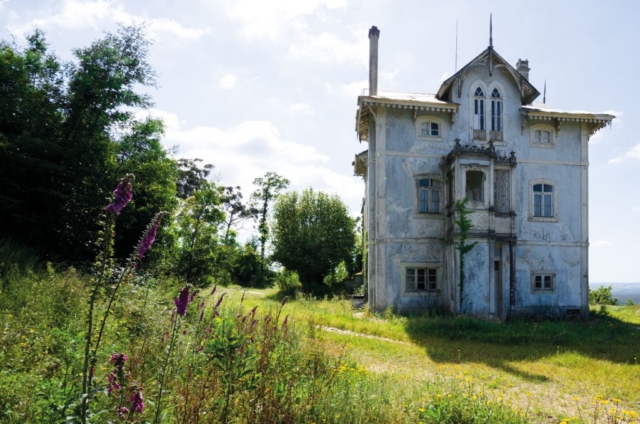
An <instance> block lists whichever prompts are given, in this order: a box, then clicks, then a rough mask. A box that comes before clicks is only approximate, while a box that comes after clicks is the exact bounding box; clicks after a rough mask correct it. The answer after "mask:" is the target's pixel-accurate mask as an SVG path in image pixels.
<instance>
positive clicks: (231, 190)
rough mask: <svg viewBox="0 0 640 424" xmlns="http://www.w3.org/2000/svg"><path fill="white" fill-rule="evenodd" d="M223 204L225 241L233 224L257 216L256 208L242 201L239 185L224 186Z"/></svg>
mask: <svg viewBox="0 0 640 424" xmlns="http://www.w3.org/2000/svg"><path fill="white" fill-rule="evenodd" d="M223 204H224V210H225V212H226V213H227V218H226V221H225V224H226V230H225V234H224V240H225V241H227V240H228V239H229V236H230V235H231V229H232V228H233V227H234V226H236V225H238V224H240V223H241V222H242V221H245V220H247V219H255V218H256V217H257V216H258V208H256V207H255V206H252V205H247V204H246V203H243V202H242V192H241V191H240V187H239V186H236V187H225V188H224V197H223Z"/></svg>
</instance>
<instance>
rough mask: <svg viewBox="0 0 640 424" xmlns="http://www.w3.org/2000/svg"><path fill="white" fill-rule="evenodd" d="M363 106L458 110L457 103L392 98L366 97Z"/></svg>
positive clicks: (451, 111)
mask: <svg viewBox="0 0 640 424" xmlns="http://www.w3.org/2000/svg"><path fill="white" fill-rule="evenodd" d="M362 105H363V106H382V107H386V108H389V109H406V110H417V111H425V112H426V111H428V112H450V113H456V112H457V111H458V105H457V104H438V103H433V104H427V103H421V104H416V103H413V104H412V103H406V102H402V101H394V100H390V99H380V100H378V99H366V100H363V101H362Z"/></svg>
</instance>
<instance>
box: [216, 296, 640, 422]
mask: <svg viewBox="0 0 640 424" xmlns="http://www.w3.org/2000/svg"><path fill="white" fill-rule="evenodd" d="M227 291H228V293H229V295H230V297H231V298H232V299H233V298H239V297H240V296H242V293H243V292H245V291H244V290H243V289H241V288H232V289H227ZM280 301H281V295H279V294H278V293H277V291H276V290H274V289H267V290H246V292H245V302H246V303H247V304H248V305H251V306H255V305H259V306H260V307H261V308H266V309H268V308H275V307H277V306H278V305H279V304H280ZM284 313H287V314H290V315H291V317H293V318H294V320H295V321H297V322H298V323H299V325H305V326H307V327H308V328H309V332H310V333H313V336H314V337H315V339H316V340H317V341H318V343H321V344H322V345H323V346H324V347H325V348H326V350H328V351H330V352H333V354H334V355H337V356H340V355H342V356H345V355H346V356H348V357H349V358H350V359H352V360H353V361H355V362H357V363H358V364H361V365H362V366H364V367H366V368H367V369H369V370H371V371H374V372H378V373H383V374H389V375H390V376H392V378H395V379H397V380H398V381H399V382H401V381H405V380H407V379H409V380H417V381H420V380H425V381H428V380H429V379H433V378H438V379H441V378H443V379H456V380H460V381H463V382H468V383H469V384H473V385H474V386H476V387H480V388H481V389H482V390H484V391H487V392H491V393H493V394H494V395H495V398H497V399H504V400H506V401H508V402H509V403H511V404H513V405H514V406H516V407H518V408H520V409H524V410H527V411H529V413H530V414H531V415H530V418H531V419H532V420H534V421H541V422H557V421H560V420H562V419H564V418H571V417H574V418H576V419H580V417H582V420H585V421H587V422H589V421H593V418H594V416H599V419H597V420H598V421H600V420H602V419H604V420H606V417H607V414H608V416H609V418H611V415H612V414H615V413H617V415H618V416H620V417H622V419H623V420H625V421H630V422H633V421H634V419H636V417H637V415H636V411H639V410H640V366H639V365H638V356H640V307H638V306H614V307H608V308H607V309H606V310H605V311H600V309H599V308H597V309H594V310H593V311H592V317H591V319H590V320H589V321H588V322H586V323H583V322H557V321H543V322H530V321H524V320H523V321H517V322H511V323H508V324H505V323H497V322H487V321H481V320H475V319H472V318H466V317H455V318H454V317H400V316H396V315H393V314H391V313H388V314H386V316H378V315H374V314H369V313H367V312H366V311H365V312H359V311H354V310H352V308H351V304H350V302H349V301H348V300H313V299H309V298H304V297H298V298H296V299H292V300H290V301H289V302H288V303H287V305H286V306H285V309H284ZM323 327H324V328H325V330H330V329H336V330H342V331H335V330H334V331H321V330H320V331H318V329H321V328H323ZM365 336H373V337H365ZM612 408H613V410H612ZM622 411H625V413H624V414H623V412H622ZM534 417H535V418H534Z"/></svg>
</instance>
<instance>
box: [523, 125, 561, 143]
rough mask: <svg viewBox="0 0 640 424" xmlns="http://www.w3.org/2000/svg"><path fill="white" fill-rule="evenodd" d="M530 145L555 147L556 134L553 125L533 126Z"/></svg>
mask: <svg viewBox="0 0 640 424" xmlns="http://www.w3.org/2000/svg"><path fill="white" fill-rule="evenodd" d="M530 131H531V135H530V139H529V144H530V146H531V147H545V148H554V147H555V142H556V140H555V137H556V133H555V130H554V128H553V127H552V126H551V125H547V124H535V125H532V126H531V129H530Z"/></svg>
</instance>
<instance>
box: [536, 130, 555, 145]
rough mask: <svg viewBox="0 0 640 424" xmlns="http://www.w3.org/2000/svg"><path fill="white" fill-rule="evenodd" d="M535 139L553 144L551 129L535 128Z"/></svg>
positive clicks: (538, 141) (537, 141)
mask: <svg viewBox="0 0 640 424" xmlns="http://www.w3.org/2000/svg"><path fill="white" fill-rule="evenodd" d="M533 141H534V142H535V143H545V144H551V131H545V130H535V131H534V132H533Z"/></svg>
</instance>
